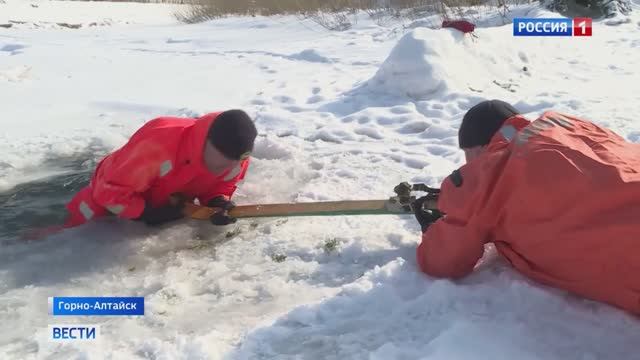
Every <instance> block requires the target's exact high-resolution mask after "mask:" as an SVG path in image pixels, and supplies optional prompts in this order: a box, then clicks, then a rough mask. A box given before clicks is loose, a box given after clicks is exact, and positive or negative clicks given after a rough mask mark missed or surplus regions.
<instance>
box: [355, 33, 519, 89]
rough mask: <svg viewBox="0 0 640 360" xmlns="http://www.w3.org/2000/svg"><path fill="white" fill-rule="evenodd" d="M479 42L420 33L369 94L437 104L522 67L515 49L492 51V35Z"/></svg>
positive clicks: (409, 37) (409, 38)
mask: <svg viewBox="0 0 640 360" xmlns="http://www.w3.org/2000/svg"><path fill="white" fill-rule="evenodd" d="M480 36H481V40H476V39H474V38H473V37H471V35H468V34H467V35H465V34H463V33H462V32H460V31H457V30H454V29H436V30H433V29H428V28H416V29H414V30H412V31H410V32H409V33H408V34H406V35H404V36H403V37H402V38H401V39H400V41H398V43H397V44H396V45H395V47H394V48H393V50H392V51H391V53H390V54H389V56H388V57H387V58H386V60H385V61H384V63H383V64H382V65H381V66H380V68H379V69H378V71H377V72H376V74H375V76H374V77H373V78H372V79H371V80H369V81H368V82H367V83H366V84H365V86H364V88H366V89H368V90H371V91H374V92H383V93H387V94H389V95H394V96H408V97H410V98H413V99H416V100H421V99H429V98H437V97H442V96H446V95H447V94H451V93H468V92H469V91H470V90H474V89H482V88H484V87H486V86H487V85H489V84H491V83H492V81H494V80H496V79H501V78H502V77H504V75H505V72H506V71H507V70H508V69H509V68H510V67H511V66H512V65H513V64H514V63H523V59H522V58H521V57H520V58H519V57H518V52H517V51H514V49H513V47H512V46H509V45H500V44H495V45H497V46H496V47H493V46H487V44H486V41H490V42H492V40H493V39H492V37H491V34H489V33H482V32H481V35H480ZM492 45H494V44H492ZM486 60H489V61H486ZM520 68H522V66H520Z"/></svg>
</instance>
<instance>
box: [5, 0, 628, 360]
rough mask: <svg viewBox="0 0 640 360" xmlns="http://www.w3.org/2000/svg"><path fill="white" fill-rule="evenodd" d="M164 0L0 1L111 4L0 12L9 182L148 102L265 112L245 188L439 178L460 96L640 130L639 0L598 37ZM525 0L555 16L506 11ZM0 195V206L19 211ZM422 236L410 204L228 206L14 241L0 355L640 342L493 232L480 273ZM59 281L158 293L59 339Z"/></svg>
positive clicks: (66, 170)
mask: <svg viewBox="0 0 640 360" xmlns="http://www.w3.org/2000/svg"><path fill="white" fill-rule="evenodd" d="M30 3H34V4H37V5H39V7H37V8H35V7H31V6H26V4H30ZM143 8H144V10H142V9H143ZM174 8H175V7H174V6H167V5H144V4H143V5H141V4H109V3H76V2H73V3H72V2H64V3H63V2H55V1H47V2H45V1H42V2H40V1H27V2H23V1H18V0H8V1H7V3H5V4H2V3H0V23H2V22H3V21H4V20H10V19H28V20H29V21H39V20H46V21H52V22H65V21H66V22H79V21H83V22H84V23H87V22H100V21H102V20H103V19H105V18H109V19H111V20H112V21H111V22H110V23H108V24H106V23H105V24H106V25H105V26H100V27H95V26H94V27H84V26H83V27H82V28H80V29H76V30H74V29H68V28H57V27H50V28H49V27H43V28H37V29H34V28H31V27H28V26H22V27H20V26H12V27H11V28H7V29H5V28H0V99H2V101H1V102H0V114H1V115H2V116H1V117H0V125H2V132H0V154H2V158H0V190H2V191H5V195H6V194H14V193H12V191H15V189H16V188H20V186H26V187H27V188H29V189H30V190H31V193H30V195H29V196H31V197H30V198H29V199H30V200H29V203H30V204H29V206H31V207H35V206H34V204H32V203H31V202H34V203H35V204H36V205H37V204H38V202H39V200H42V201H44V202H46V201H52V200H51V199H52V198H53V197H54V196H53V195H52V194H47V193H46V192H43V193H41V194H42V195H40V197H39V195H38V194H39V193H37V192H34V191H35V190H34V189H38V187H35V186H34V185H33V184H34V182H37V181H42V180H43V179H45V180H46V179H47V177H48V176H57V177H56V179H58V180H59V179H61V178H60V177H61V176H73V174H77V173H78V172H80V173H82V171H84V173H86V172H87V171H88V170H90V169H91V166H92V164H93V161H95V160H96V159H97V158H99V156H101V155H102V154H104V152H106V151H109V150H112V149H115V148H116V147H118V146H120V145H122V144H123V143H124V142H125V141H126V139H127V137H128V136H129V135H130V134H131V133H132V132H133V131H135V130H136V129H137V128H138V127H139V126H140V125H141V124H142V123H144V122H145V121H146V120H148V119H151V118H153V117H156V116H159V115H165V114H172V115H185V116H191V115H198V114H201V113H204V112H207V111H214V110H219V109H227V108H231V107H240V108H244V109H246V110H247V111H249V112H250V113H251V114H252V115H254V116H255V119H256V122H257V125H258V128H259V130H260V138H259V140H258V143H257V150H256V152H255V161H254V163H253V164H254V165H253V167H252V169H251V172H250V174H249V175H248V177H247V179H246V182H245V183H244V184H243V185H242V186H241V188H240V190H239V191H238V194H237V201H238V202H239V203H259V202H260V203H266V202H285V201H313V200H334V199H336V200H337V199H379V198H385V197H387V196H390V195H392V189H393V186H395V185H396V184H397V183H399V182H401V181H412V182H426V183H428V184H430V185H434V186H438V185H439V182H440V180H441V179H442V178H443V177H444V176H446V175H447V174H449V173H450V172H451V171H452V170H453V169H455V168H456V166H458V165H460V164H461V162H462V160H463V158H462V156H461V155H462V154H461V153H460V152H459V151H458V150H457V149H456V133H457V125H458V123H459V121H460V118H461V116H462V115H463V114H464V112H465V111H466V110H467V109H469V108H470V107H471V106H472V105H474V104H475V103H477V102H479V101H480V100H482V99H486V98H500V99H505V100H507V101H511V102H512V103H514V104H515V105H516V107H518V108H519V109H521V110H522V111H524V112H527V113H528V115H530V116H531V117H535V116H536V115H538V114H539V113H541V112H542V111H544V110H546V109H550V108H553V109H556V110H559V111H565V112H569V113H573V114H576V115H579V116H584V117H586V118H590V119H592V120H593V121H596V122H598V123H600V124H602V125H606V126H609V127H611V128H612V129H614V130H615V131H617V132H618V133H620V134H621V135H622V136H624V137H626V138H628V139H629V140H631V141H635V142H640V131H639V129H640V121H638V120H637V114H638V113H639V112H640V105H639V104H640V75H639V73H638V70H637V64H638V61H640V40H639V39H640V37H639V36H638V34H639V33H640V17H639V16H638V15H633V17H631V18H629V19H618V20H620V21H619V22H618V23H617V25H616V24H615V23H611V24H610V25H606V24H605V23H603V22H596V23H594V30H593V32H594V36H593V37H592V38H513V37H512V28H511V26H510V25H505V26H495V25H497V24H498V23H497V21H495V20H496V19H495V18H493V19H487V20H486V22H484V23H483V24H486V25H492V26H491V27H486V28H480V29H478V30H477V31H476V33H477V35H478V38H476V39H472V38H470V37H463V36H462V35H461V34H459V33H456V32H455V31H452V30H448V29H447V30H431V29H427V28H420V27H419V25H420V24H421V23H420V22H417V23H414V26H410V27H409V28H407V29H406V30H402V29H401V28H395V29H394V28H388V27H380V26H377V25H375V24H373V23H371V22H369V21H365V20H363V21H360V22H359V23H358V24H357V25H356V27H355V28H354V29H352V30H350V31H346V32H343V33H331V32H326V31H324V30H323V29H321V28H318V27H317V26H315V25H314V24H313V23H308V22H299V21H297V20H295V19H293V18H286V17H276V18H271V19H266V18H260V17H258V18H248V19H247V18H244V19H239V18H233V19H226V20H221V21H217V22H211V23H206V24H199V25H188V26H187V25H180V24H176V23H175V21H174V20H173V19H172V18H171V16H170V13H171V11H172V9H174ZM44 9H46V12H42V13H41V11H42V10H44ZM123 9H124V10H123ZM125 10H126V11H125ZM637 11H638V9H636V12H637ZM525 13H526V14H527V16H539V17H542V16H554V15H553V14H549V13H546V12H544V11H540V10H536V9H532V8H524V9H519V10H518V12H517V13H515V14H518V15H522V14H525ZM41 16H42V17H41ZM127 21H129V24H127ZM23 25H24V24H23ZM69 164H73V166H71V165H69ZM82 169H84V170H82ZM65 179H66V178H65ZM66 181H67V180H65V182H66ZM69 181H70V180H69ZM39 186H42V184H41V183H40V185H39ZM0 195H2V194H0ZM57 195H58V196H60V194H57ZM16 196H17V195H16ZM66 196H70V195H69V194H66ZM7 197H8V198H9V199H11V198H12V197H13V198H15V196H14V195H11V196H7ZM0 199H2V197H1V196H0ZM57 201H58V202H60V201H61V200H60V199H58V200H57ZM6 204H8V200H7V202H6V203H5V208H4V209H3V210H2V211H3V212H5V215H6V213H7V212H8V211H9V209H11V210H12V211H17V210H15V208H14V207H11V208H9V206H8V205H6ZM0 205H1V204H0ZM14 205H15V204H14ZM18 205H19V204H18ZM5 215H2V216H5ZM227 235H228V236H227ZM5 240H6V239H5ZM418 240H419V228H418V225H417V223H416V222H415V221H414V220H413V218H411V217H404V218H400V217H396V216H369V217H365V216H363V217H340V218H292V219H261V220H259V221H240V222H238V224H237V225H234V226H231V227H229V228H227V229H214V228H212V227H211V226H207V224H203V223H196V222H185V223H181V224H176V225H173V226H169V227H166V228H163V229H155V230H149V229H147V228H145V227H144V226H141V225H140V224H137V223H135V224H134V223H125V222H113V221H105V222H100V223H94V224H90V225H87V226H84V227H82V228H78V229H73V230H70V231H67V232H65V233H63V234H59V235H56V236H52V237H50V238H48V239H46V240H44V241H40V242H31V243H26V244H25V243H21V244H10V245H9V244H8V243H7V244H5V245H3V246H2V247H0V359H138V358H146V359H271V358H274V359H275V358H277V359H294V358H295V359H385V360H386V359H417V358H422V359H453V360H457V359H460V360H462V359H474V360H477V359H491V360H495V359H522V360H529V359H562V360H570V359H575V360H594V359H634V358H637V357H638V353H639V352H638V350H640V345H639V344H640V322H638V320H637V319H636V318H633V317H630V316H628V315H627V314H624V313H622V312H620V311H618V310H616V309H613V308H610V307H608V306H605V305H600V304H595V303H592V302H589V301H585V300H581V299H577V298H575V297H573V296H569V295H567V294H565V293H562V292H559V291H554V290H551V289H548V288H545V287H541V286H539V285H536V284H534V283H531V282H529V281H527V280H526V279H524V278H523V277H521V276H519V275H518V274H517V273H515V272H514V271H512V270H511V269H510V268H508V267H507V266H506V265H505V263H504V262H502V261H501V260H500V259H499V258H497V257H496V256H495V253H494V252H493V251H492V250H491V248H489V249H488V251H487V256H486V257H485V259H484V262H483V264H482V265H481V266H480V267H479V268H478V270H477V271H476V273H475V274H474V275H472V276H471V277H469V278H467V279H465V280H463V281H460V282H458V283H454V282H450V281H444V280H434V279H431V278H429V277H427V276H425V275H423V274H421V273H419V272H418V271H417V268H416V264H415V259H414V251H415V247H416V245H417V242H418ZM549 250H550V251H553V249H549ZM283 259H284V261H281V260H283ZM276 260H277V261H276ZM64 295H68V296H109V295H113V296H144V297H145V299H146V310H147V314H146V315H145V316H144V317H132V318H118V317H112V318H98V317H93V318H77V319H76V318H72V319H64V320H65V321H67V322H85V323H87V322H88V323H98V324H101V326H102V335H103V340H102V342H101V343H100V344H99V345H98V346H96V345H83V344H68V345H64V346H53V345H52V344H51V343H48V342H47V341H46V340H45V337H46V327H47V325H48V324H54V323H60V322H61V321H62V320H60V319H59V318H53V317H49V316H48V315H47V308H46V306H47V297H49V296H64Z"/></svg>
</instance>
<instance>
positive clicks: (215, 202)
mask: <svg viewBox="0 0 640 360" xmlns="http://www.w3.org/2000/svg"><path fill="white" fill-rule="evenodd" d="M207 206H209V207H213V208H220V209H222V211H218V212H217V213H215V214H213V215H212V216H211V217H210V218H209V220H210V221H211V223H212V224H213V225H229V224H233V223H235V222H236V221H238V219H236V218H234V217H231V216H229V210H231V209H233V208H234V207H236V203H234V202H233V201H231V200H227V198H226V197H224V196H217V197H215V198H213V199H211V200H209V202H208V203H207Z"/></svg>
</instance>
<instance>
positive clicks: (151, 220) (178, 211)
mask: <svg viewBox="0 0 640 360" xmlns="http://www.w3.org/2000/svg"><path fill="white" fill-rule="evenodd" d="M183 207H184V202H178V203H175V202H174V204H168V205H165V206H160V207H156V208H154V207H151V205H150V204H148V203H147V204H145V206H144V211H143V212H142V215H140V217H138V218H137V219H135V220H137V221H143V222H144V223H145V224H147V225H150V226H156V225H161V224H164V223H168V222H170V221H174V220H178V219H182V218H183V217H184V213H183V212H182V209H183Z"/></svg>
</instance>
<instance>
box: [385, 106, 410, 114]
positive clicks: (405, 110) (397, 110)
mask: <svg viewBox="0 0 640 360" xmlns="http://www.w3.org/2000/svg"><path fill="white" fill-rule="evenodd" d="M389 111H391V113H392V114H396V115H402V114H410V113H412V112H413V109H411V108H410V107H408V106H394V107H392V108H391V109H390V110H389Z"/></svg>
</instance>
